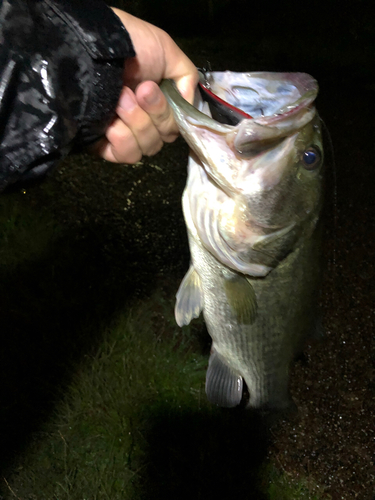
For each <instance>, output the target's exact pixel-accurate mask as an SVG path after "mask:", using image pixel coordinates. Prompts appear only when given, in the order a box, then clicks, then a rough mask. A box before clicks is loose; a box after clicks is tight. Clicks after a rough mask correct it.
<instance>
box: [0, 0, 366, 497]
mask: <svg viewBox="0 0 375 500" xmlns="http://www.w3.org/2000/svg"><path fill="white" fill-rule="evenodd" d="M327 5H328V6H329V4H327ZM348 5H349V4H348ZM350 5H353V6H355V8H354V11H353V15H351V11H348V12H346V13H345V12H343V10H345V4H344V5H343V7H342V9H343V10H341V11H340V13H339V14H338V15H334V16H332V15H331V14H332V12H329V11H327V13H326V15H325V17H323V18H321V17H320V16H321V12H317V11H312V12H310V11H309V9H308V7H307V6H305V7H304V10H303V12H301V15H300V16H299V15H297V14H296V13H294V14H293V17H292V18H288V16H287V14H285V12H283V11H282V8H281V7H279V11H278V14H279V18H278V20H277V19H276V18H274V19H273V21H272V23H271V24H272V26H271V28H269V29H266V28H267V23H266V20H265V19H264V18H262V19H261V16H260V14H259V12H258V14H257V15H258V16H260V17H258V19H261V20H260V21H259V23H258V26H257V27H256V28H255V29H253V28H252V23H254V17H252V18H251V17H247V18H246V20H247V21H248V20H250V21H251V22H246V26H243V25H242V24H241V28H240V29H238V30H236V29H234V28H233V26H230V25H228V27H227V29H226V30H223V31H222V32H221V33H220V34H221V36H220V37H212V36H209V37H206V38H200V39H194V40H193V39H190V40H188V41H181V44H182V46H183V48H184V50H185V51H186V52H187V53H188V55H189V56H190V57H191V58H192V59H193V61H194V62H195V63H196V64H197V65H205V64H206V61H207V60H209V62H210V63H211V66H212V68H213V69H215V70H221V69H231V70H242V71H249V70H271V71H272V70H274V71H306V72H308V73H310V74H312V75H313V76H314V77H315V78H316V79H317V80H318V82H319V84H320V89H321V90H320V96H319V98H318V101H317V107H318V109H319V111H320V114H321V116H322V118H323V119H324V121H325V123H326V126H327V129H328V131H329V134H330V137H331V140H332V144H333V151H332V150H331V148H330V139H328V138H327V139H326V143H325V144H326V145H325V151H326V158H327V193H326V200H327V203H326V208H325V214H324V219H325V233H324V239H323V252H324V259H325V272H324V283H323V290H322V300H321V302H322V309H323V313H324V317H323V320H324V327H325V334H326V335H325V338H324V340H323V341H322V342H321V343H317V344H311V345H309V346H307V348H306V351H305V354H306V359H305V360H304V361H298V362H297V363H296V365H295V366H294V368H293V370H292V373H291V392H292V396H293V398H294V400H295V402H296V404H297V407H298V413H297V414H296V415H294V416H291V417H288V418H285V419H282V420H281V421H280V422H279V423H277V424H275V425H274V426H273V427H272V444H271V449H270V452H269V453H270V456H271V457H272V458H274V459H276V462H277V463H278V465H279V467H280V468H281V469H282V470H284V471H286V472H287V473H288V472H293V473H294V475H295V474H297V475H298V474H301V475H303V476H306V475H307V476H308V477H310V478H311V479H312V480H313V481H314V482H316V483H318V484H319V485H321V486H322V487H323V488H325V491H326V492H327V493H328V494H330V495H331V497H332V499H333V500H339V499H340V500H341V499H342V500H351V499H355V498H357V499H359V500H373V498H374V497H375V485H374V476H375V471H374V456H375V429H374V427H375V364H374V363H375V342H374V331H375V330H374V326H375V285H374V283H375V281H374V280H375V266H374V258H375V223H374V221H375V202H374V186H375V170H374V166H373V165H374V156H375V146H374V117H373V102H374V98H375V83H374V79H373V76H374V71H373V66H372V65H373V39H372V26H371V25H370V24H369V21H368V19H370V16H367V15H366V12H365V11H364V10H363V5H364V4H362V3H361V2H356V3H354V4H350ZM323 16H324V12H323ZM367 17H368V19H367ZM301 19H303V20H304V23H303V24H302V22H301ZM278 22H279V23H280V24H278ZM242 23H243V21H242ZM281 25H283V28H281V27H280V26H281ZM275 27H276V28H277V29H275ZM245 28H246V29H245ZM263 28H264V31H263ZM247 31H248V32H247ZM186 155H187V148H186V146H185V145H184V144H183V143H182V141H181V140H180V141H178V142H177V143H176V144H174V145H172V146H168V147H165V148H164V149H163V151H162V152H161V153H160V154H159V155H158V156H156V157H154V158H152V159H148V160H145V161H144V162H143V163H142V164H140V165H138V166H133V167H127V168H126V169H124V168H123V167H121V166H110V165H103V164H102V163H100V162H96V163H94V164H92V163H91V161H88V160H87V159H86V158H83V159H82V161H79V162H73V163H70V162H67V163H64V164H63V165H62V166H61V167H60V168H58V169H57V170H56V171H55V173H54V174H53V179H52V185H53V186H54V188H53V189H54V190H56V189H57V192H59V193H60V196H58V197H57V199H55V201H54V202H51V209H53V210H54V213H55V215H56V217H57V219H58V220H59V221H60V222H61V224H63V225H64V227H67V228H70V229H69V232H68V236H67V239H65V240H64V239H62V241H60V242H59V245H58V247H57V248H55V249H54V252H57V253H58V252H64V251H65V248H68V247H69V249H70V250H71V248H72V246H73V247H74V249H75V254H76V256H77V255H80V252H81V254H82V255H84V256H87V255H89V254H91V257H90V259H89V260H90V261H89V262H87V261H85V262H84V265H83V258H82V259H80V258H79V257H77V258H76V259H75V262H74V266H73V268H72V269H71V270H70V273H71V277H70V278H67V277H66V273H67V270H66V269H65V270H64V269H56V270H54V275H53V279H54V280H55V282H56V283H57V284H58V283H63V289H62V292H61V297H59V296H56V297H55V300H51V301H50V302H49V303H48V305H49V306H50V305H51V304H54V307H55V310H54V311H52V312H53V314H52V313H51V315H50V318H51V320H50V321H49V320H46V324H45V325H42V328H41V332H42V333H40V335H41V340H40V345H42V343H43V342H44V341H45V338H46V336H47V335H48V332H49V331H50V330H51V326H52V317H53V316H54V322H57V323H58V322H59V321H60V322H63V323H64V324H65V326H66V324H69V322H70V321H71V322H72V325H73V323H74V318H75V317H76V316H77V315H79V316H80V318H81V319H82V318H83V317H84V316H85V315H88V314H90V312H91V309H92V303H93V302H95V304H96V306H97V308H98V312H97V313H98V315H100V313H103V314H108V315H110V314H111V311H113V310H114V309H115V308H116V307H117V306H118V305H119V304H120V303H121V302H122V301H125V300H126V299H127V298H129V297H131V296H133V295H139V296H142V295H144V294H146V293H150V292H151V291H152V289H154V288H155V286H156V284H158V286H159V285H160V283H162V284H163V286H164V287H165V288H166V290H167V291H168V292H172V291H173V289H175V287H177V286H178V282H179V280H180V278H182V276H183V275H184V272H185V270H186V269H187V265H188V259H189V255H188V249H187V242H186V236H185V228H184V224H183V219H182V214H181V209H180V197H181V193H182V189H183V186H184V182H185V171H186V168H185V165H186ZM333 156H334V161H333ZM38 196H39V198H38ZM44 196H47V198H48V194H47V195H46V194H45V193H43V189H41V188H35V189H34V190H33V191H32V193H31V194H30V197H31V198H35V204H36V206H38V203H40V202H41V201H43V199H44V198H43V197H44ZM70 250H69V251H70ZM52 255H53V252H52V254H51V257H50V258H53V256H52ZM85 259H86V257H85ZM38 265H39V268H38V267H37V268H36V269H35V268H34V270H32V271H31V270H29V269H28V270H27V271H26V272H24V273H22V270H21V271H19V274H18V278H17V279H19V280H22V283H23V284H24V285H25V283H26V285H25V287H26V288H25V290H26V292H25V293H24V295H23V296H21V297H19V296H18V295H17V294H18V290H19V287H17V286H16V285H14V284H13V285H12V283H11V281H9V280H10V279H12V280H13V279H14V276H12V277H8V276H3V280H2V283H3V285H2V289H1V297H2V305H3V306H7V305H8V306H9V307H8V312H7V314H6V316H5V317H4V318H5V322H4V323H3V324H5V325H11V326H9V327H4V328H3V331H4V336H5V338H6V337H7V335H10V336H11V335H13V334H14V330H12V327H14V325H16V326H17V328H18V329H19V331H23V330H27V329H29V330H30V328H31V329H32V328H35V325H34V326H33V314H35V317H37V313H36V312H35V310H33V307H34V302H33V301H32V300H31V305H30V306H27V305H26V306H25V317H24V318H19V317H17V318H14V317H12V311H11V304H12V301H15V300H24V301H25V303H27V298H28V293H29V296H30V295H33V293H34V294H36V295H38V293H42V292H41V291H40V290H38V286H39V285H36V284H35V278H36V276H37V275H38V273H39V274H42V273H43V268H44V267H46V268H47V269H49V270H50V269H51V266H49V265H48V266H45V263H44V262H40V263H39V264H38ZM38 269H39V271H38ZM37 271H38V272H37ZM124 277H125V279H126V284H125V285H124ZM47 278H48V276H47ZM47 278H46V279H47ZM73 278H74V279H73ZM7 280H8V281H7ZM80 281H81V282H85V283H91V284H90V287H89V288H88V289H87V290H85V293H86V292H87V294H86V296H85V297H82V293H83V289H80V288H79V286H78V290H74V287H75V286H76V283H79V282H80ZM99 288H100V292H99ZM57 289H58V287H56V290H57ZM103 290H104V292H103ZM27 292H28V293H27ZM55 293H57V292H55ZM67 293H73V295H74V294H76V295H77V301H76V302H77V310H70V311H68V312H69V313H71V315H70V316H69V314H67V311H66V310H65V309H64V294H67ZM105 293H107V294H108V296H107V297H106V300H105V301H104V303H103V304H100V300H101V298H102V297H103V296H104V294H105ZM74 296H75V295H74ZM110 304H111V306H110ZM78 311H79V312H78ZM25 325H26V327H25ZM38 328H39V330H40V325H38ZM74 328H76V326H74V327H73V330H74ZM61 331H63V329H62V330H61ZM43 337H44V338H43ZM73 337H74V331H73ZM68 346H69V348H70V347H71V345H70V344H69V343H68ZM39 347H40V346H39ZM39 347H38V346H36V347H35V346H34V349H35V351H37V350H38V348H39ZM84 348H85V346H80V347H79V348H78V347H77V356H78V355H79V354H80V352H81V350H82V349H83V350H84ZM67 350H68V348H67ZM28 354H29V352H25V353H24V358H22V354H21V355H20V354H19V353H17V357H18V358H17V359H21V361H23V362H25V363H26V359H27V358H28ZM7 356H8V357H9V352H8V353H7ZM12 356H13V355H12V354H11V355H10V358H9V359H10V360H11V361H14V359H15V358H14V357H13V358H12ZM14 356H15V355H14ZM20 356H21V358H20ZM59 356H60V357H61V360H63V359H64V356H66V352H65V353H64V343H62V347H61V352H60V354H59ZM35 359H36V360H40V356H39V357H38V355H35ZM4 363H5V364H4ZM27 363H28V364H29V365H30V360H29V359H28V360H27ZM61 364H63V361H61ZM4 366H5V368H4ZM7 367H8V368H7ZM34 368H35V367H34ZM50 368H51V373H52V376H51V380H52V382H51V381H50V382H51V383H53V377H54V376H55V377H56V380H58V379H60V377H61V370H60V371H59V369H57V368H56V367H52V366H51V367H50ZM7 369H8V374H7V376H8V377H9V372H10V373H11V374H12V370H13V368H11V362H10V361H9V366H8V365H7V360H5V362H4V361H3V363H2V370H3V372H6V370H7ZM11 376H12V375H11ZM26 379H27V374H24V375H22V381H23V386H22V387H23V388H24V390H25V394H27V391H28V390H29V386H28V384H27V383H26ZM25 394H24V396H22V394H21V395H18V396H17V398H18V399H17V398H16V399H15V400H14V401H12V405H13V406H12V405H11V404H10V405H9V408H8V409H9V414H8V416H7V421H8V420H9V415H13V416H14V419H15V421H17V422H19V424H20V425H19V427H18V429H19V428H22V429H23V430H21V432H20V433H19V435H18V441H17V444H18V446H20V447H21V448H22V446H23V442H24V441H26V440H27V438H28V436H29V434H30V432H31V431H32V430H33V422H34V418H35V422H36V421H37V420H38V419H39V418H40V414H39V413H38V415H36V416H34V415H33V414H31V417H30V415H29V418H28V419H27V420H26V419H25V418H24V413H23V412H27V411H28V408H29V406H30V405H29V403H30V401H28V398H27V397H26V396H25ZM42 396H43V398H45V399H46V400H47V401H44V399H43V398H42ZM25 397H26V399H25ZM33 397H35V394H34V395H33ZM40 397H41V398H42V399H43V400H41V401H40V405H41V406H43V405H44V404H46V405H47V407H48V400H49V399H48V396H47V397H46V396H45V393H43V391H42V390H40ZM3 398H5V401H11V399H10V397H9V396H7V395H5V396H4V397H3ZM7 398H8V399H7ZM22 398H23V399H22ZM21 400H22V401H23V402H22V403H21V402H20V401H21ZM38 411H40V410H38ZM46 413H48V411H47V410H46ZM26 421H27V425H26V427H25V422H26ZM14 428H16V426H14ZM8 438H9V439H4V441H3V446H2V449H3V450H6V451H7V453H8V454H9V453H10V454H12V453H13V452H14V451H15V449H12V446H13V445H12V443H13V444H14V443H15V440H14V434H12V433H10V434H9V436H8ZM6 455H7V454H4V457H5V456H6Z"/></svg>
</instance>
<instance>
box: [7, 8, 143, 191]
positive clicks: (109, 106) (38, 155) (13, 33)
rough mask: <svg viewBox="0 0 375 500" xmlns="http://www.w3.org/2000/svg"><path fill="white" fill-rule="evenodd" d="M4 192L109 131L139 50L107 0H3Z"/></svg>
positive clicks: (42, 172) (39, 173)
mask: <svg viewBox="0 0 375 500" xmlns="http://www.w3.org/2000/svg"><path fill="white" fill-rule="evenodd" d="M0 5H1V8H0V190H2V189H4V188H5V187H6V186H7V185H8V184H9V183H13V182H15V181H16V180H18V179H29V178H32V177H36V176H39V175H43V174H44V173H45V172H46V171H47V170H48V169H50V167H52V166H53V165H54V164H55V163H56V162H57V161H58V160H59V159H60V158H62V157H63V156H65V155H67V154H68V153H69V152H70V151H72V150H77V149H80V148H82V147H83V146H86V145H89V144H91V143H93V142H95V141H96V140H98V139H99V138H100V137H102V136H103V134H104V132H105V129H106V127H107V126H108V124H109V123H110V122H111V120H112V119H113V117H114V113H115V111H114V110H115V108H116V104H117V101H118V98H119V95H120V92H121V88H122V75H123V70H124V61H125V59H126V58H128V57H134V55H135V53H134V49H133V46H132V43H131V40H130V37H129V35H128V33H127V32H126V30H125V28H124V26H123V24H122V23H121V21H120V19H119V18H118V17H117V16H116V15H115V14H114V13H113V11H112V10H111V9H110V8H109V7H107V6H106V5H105V3H104V2H102V1H101V0H3V2H2V3H1V2H0Z"/></svg>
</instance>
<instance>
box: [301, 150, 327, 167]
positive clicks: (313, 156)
mask: <svg viewBox="0 0 375 500" xmlns="http://www.w3.org/2000/svg"><path fill="white" fill-rule="evenodd" d="M321 158H322V154H321V152H320V149H319V148H318V147H316V146H310V147H309V148H307V149H305V151H304V152H303V153H302V163H303V166H304V167H305V169H306V170H314V169H315V168H316V167H317V165H318V164H319V162H320V160H321Z"/></svg>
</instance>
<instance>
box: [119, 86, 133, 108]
mask: <svg viewBox="0 0 375 500" xmlns="http://www.w3.org/2000/svg"><path fill="white" fill-rule="evenodd" d="M118 104H119V106H120V108H122V109H124V110H125V111H132V109H134V108H135V106H136V105H137V101H136V100H135V97H134V94H133V92H132V91H131V90H130V89H129V88H128V87H125V89H124V90H123V91H122V94H121V96H120V100H119V103H118Z"/></svg>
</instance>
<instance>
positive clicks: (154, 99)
mask: <svg viewBox="0 0 375 500" xmlns="http://www.w3.org/2000/svg"><path fill="white" fill-rule="evenodd" d="M143 99H144V100H145V102H146V103H147V104H150V105H155V104H158V103H159V101H160V94H159V89H152V91H151V93H150V94H146V95H145V96H144V97H143Z"/></svg>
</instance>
